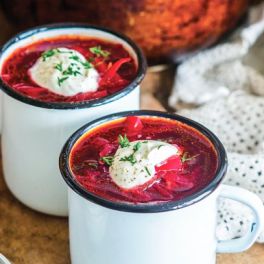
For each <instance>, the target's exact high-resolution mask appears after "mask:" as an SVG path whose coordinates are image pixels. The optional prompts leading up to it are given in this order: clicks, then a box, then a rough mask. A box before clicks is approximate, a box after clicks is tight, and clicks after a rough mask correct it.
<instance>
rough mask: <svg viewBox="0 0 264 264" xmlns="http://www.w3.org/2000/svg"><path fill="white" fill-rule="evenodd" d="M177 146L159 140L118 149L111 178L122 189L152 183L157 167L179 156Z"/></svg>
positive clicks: (136, 143) (135, 142) (131, 144)
mask: <svg viewBox="0 0 264 264" xmlns="http://www.w3.org/2000/svg"><path fill="white" fill-rule="evenodd" d="M178 153H179V150H178V148H177V147H176V146H174V145H171V144H169V143H166V142H163V141H158V140H137V141H133V142H130V143H129V146H127V147H121V146H119V148H118V149H117V151H116V153H115V155H114V159H113V162H112V164H111V166H110V168H109V172H110V176H111V178H112V179H113V181H114V182H115V183H116V184H117V185H118V186H120V187H122V188H125V189H130V188H133V187H136V186H140V185H142V184H145V183H146V182H148V181H150V180H151V179H152V178H153V177H154V175H155V173H156V171H155V166H156V165H158V164H160V163H162V162H163V161H165V160H167V159H168V158H170V157H171V156H173V155H177V154H178Z"/></svg>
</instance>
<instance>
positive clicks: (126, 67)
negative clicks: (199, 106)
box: [1, 35, 137, 102]
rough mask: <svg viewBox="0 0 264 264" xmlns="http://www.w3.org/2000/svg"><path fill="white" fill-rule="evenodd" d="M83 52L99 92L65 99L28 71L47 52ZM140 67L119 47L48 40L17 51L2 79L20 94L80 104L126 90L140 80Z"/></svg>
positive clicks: (69, 37)
mask: <svg viewBox="0 0 264 264" xmlns="http://www.w3.org/2000/svg"><path fill="white" fill-rule="evenodd" d="M61 47H63V48H68V49H73V50H76V51H78V52H80V53H81V54H82V55H83V56H84V57H85V58H86V60H87V61H88V62H89V63H91V64H92V65H93V67H94V68H95V69H96V70H97V71H98V73H99V75H100V80H99V89H98V90H97V91H96V92H87V93H79V94H77V95H74V96H62V95H59V94H55V93H53V92H51V91H49V90H48V89H46V88H43V87H40V86H38V85H37V84H36V83H34V81H32V80H31V78H30V76H29V74H28V70H29V69H30V68H31V67H32V66H33V65H34V63H35V62H36V61H37V59H38V58H39V57H41V56H43V54H44V52H47V51H49V50H51V49H56V48H61ZM136 73H137V66H136V63H135V61H134V60H133V58H132V57H131V56H130V54H129V53H128V51H127V50H126V49H125V48H124V47H123V46H122V45H121V44H117V43H111V42H108V41H105V40H102V39H95V38H88V37H77V36H74V35H67V36H60V37H57V38H52V39H44V40H41V41H37V42H34V43H33V44H30V45H28V46H25V47H21V48H18V49H16V50H15V51H14V52H13V53H12V54H11V55H10V56H9V57H8V58H7V59H6V61H5V62H4V65H3V67H2V72H1V77H2V79H3V81H4V82H5V83H6V84H8V85H9V86H10V87H12V88H13V89H14V90H16V91H17V92H18V93H20V94H22V95H24V96H27V97H31V98H34V99H36V100H39V101H44V102H80V101H88V100H93V99H98V98H102V97H105V96H108V95H111V94H113V93H116V92H118V91H120V90H121V89H123V88H124V87H126V86H127V85H128V84H129V83H130V82H131V81H132V80H133V79H134V78H135V76H136Z"/></svg>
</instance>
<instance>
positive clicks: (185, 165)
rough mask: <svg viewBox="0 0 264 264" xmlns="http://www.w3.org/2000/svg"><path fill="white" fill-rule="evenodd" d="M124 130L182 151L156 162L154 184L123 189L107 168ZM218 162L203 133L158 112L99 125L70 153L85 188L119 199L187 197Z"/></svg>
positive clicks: (74, 170)
mask: <svg viewBox="0 0 264 264" xmlns="http://www.w3.org/2000/svg"><path fill="white" fill-rule="evenodd" d="M120 135H122V136H123V137H124V136H125V135H126V136H127V138H128V140H129V141H130V142H132V141H135V140H160V141H165V142H167V143H170V144H174V145H177V147H178V148H179V149H180V150H181V151H180V154H179V155H177V156H174V157H172V158H169V159H167V160H166V161H165V162H163V163H162V164H161V165H159V166H156V167H155V171H156V172H155V173H156V174H155V180H154V181H153V182H152V183H151V184H149V185H146V184H144V185H143V187H142V186H136V187H134V188H132V189H124V188H122V187H119V186H117V185H116V184H115V183H114V182H113V180H112V178H111V176H110V174H109V165H111V157H112V156H113V155H114V154H115V152H116V150H117V148H118V146H119V144H120V142H119V140H118V138H119V136H120ZM105 157H106V159H105ZM109 162H110V163H109ZM107 163H108V164H107ZM217 166H218V162H217V153H216V150H215V148H214V146H213V145H212V143H211V142H210V141H209V140H208V139H207V138H206V137H205V136H204V135H202V134H201V133H200V132H198V131H197V130H195V129H193V128H191V127H190V126H187V125H185V124H183V123H181V122H178V121H174V120H171V119H167V118H160V117H154V118H153V117H142V116H141V117H127V118H121V119H118V120H115V121H112V122H109V123H107V124H104V125H101V126H99V127H97V128H94V129H92V130H90V131H89V132H88V133H86V134H85V135H83V136H82V137H81V138H80V139H79V140H78V141H77V143H76V144H75V145H74V147H73V149H72V151H71V155H70V168H71V170H72V173H73V175H74V177H75V179H76V181H78V182H79V184H81V185H82V186H83V187H84V188H85V189H86V190H87V191H89V192H91V193H93V194H95V195H97V196H100V197H102V198H104V199H107V200H111V201H116V202H131V203H148V202H165V201H175V200H180V199H183V198H185V197H187V196H190V195H191V194H193V193H195V192H197V191H198V190H200V189H202V188H203V187H205V186H206V185H207V184H208V183H209V182H210V181H211V180H212V179H213V178H214V176H215V173H216V170H217Z"/></svg>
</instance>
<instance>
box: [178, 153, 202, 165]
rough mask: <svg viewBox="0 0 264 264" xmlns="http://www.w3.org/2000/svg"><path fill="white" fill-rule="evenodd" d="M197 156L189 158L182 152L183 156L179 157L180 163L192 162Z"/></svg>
mask: <svg viewBox="0 0 264 264" xmlns="http://www.w3.org/2000/svg"><path fill="white" fill-rule="evenodd" d="M197 156H199V154H197V155H194V156H190V155H189V153H188V152H184V153H183V155H182V157H181V162H182V163H184V162H186V161H190V160H193V159H194V158H196V157H197Z"/></svg>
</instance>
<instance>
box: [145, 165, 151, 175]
mask: <svg viewBox="0 0 264 264" xmlns="http://www.w3.org/2000/svg"><path fill="white" fill-rule="evenodd" d="M145 170H146V172H147V174H148V175H149V176H151V173H150V171H149V169H148V167H145Z"/></svg>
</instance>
